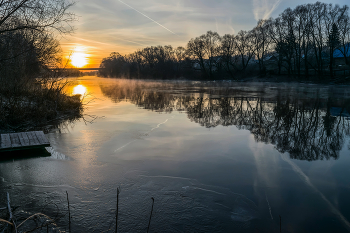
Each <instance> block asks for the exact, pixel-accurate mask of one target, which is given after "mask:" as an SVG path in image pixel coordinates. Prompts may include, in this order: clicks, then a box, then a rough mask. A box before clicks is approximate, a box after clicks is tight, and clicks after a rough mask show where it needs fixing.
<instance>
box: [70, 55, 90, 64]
mask: <svg viewBox="0 0 350 233" xmlns="http://www.w3.org/2000/svg"><path fill="white" fill-rule="evenodd" d="M71 63H72V65H73V66H75V67H83V66H85V65H86V64H88V59H87V54H85V53H82V52H74V53H73V54H72V56H71Z"/></svg>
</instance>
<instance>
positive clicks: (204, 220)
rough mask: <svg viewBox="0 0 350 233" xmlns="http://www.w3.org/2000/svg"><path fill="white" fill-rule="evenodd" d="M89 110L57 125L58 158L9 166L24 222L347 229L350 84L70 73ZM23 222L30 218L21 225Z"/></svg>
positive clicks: (8, 188) (52, 130)
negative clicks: (35, 218) (42, 217)
mask: <svg viewBox="0 0 350 233" xmlns="http://www.w3.org/2000/svg"><path fill="white" fill-rule="evenodd" d="M70 81H71V83H70V85H69V87H68V89H67V91H68V92H69V93H70V94H82V95H83V96H84V97H83V102H84V104H85V105H84V106H85V111H84V117H83V118H81V119H78V120H71V121H66V122H62V123H61V124H59V125H52V126H47V128H45V129H44V130H45V132H47V133H48V134H47V136H48V138H49V140H50V142H51V146H52V147H51V148H47V150H48V151H49V152H50V153H51V155H50V156H45V157H42V156H40V155H35V156H34V157H31V158H22V159H16V160H11V161H8V160H7V161H1V162H0V190H1V192H0V195H1V197H0V207H2V205H4V206H5V204H6V192H9V194H10V196H11V203H12V205H13V206H17V209H16V211H15V212H16V213H17V216H18V218H20V216H21V215H27V216H28V215H30V214H34V213H38V212H44V213H45V214H47V215H49V216H51V217H52V218H53V217H55V216H56V215H57V214H58V215H60V216H61V218H60V219H58V220H57V225H58V228H57V229H59V230H61V231H68V216H67V215H65V213H66V212H67V201H66V198H67V196H66V191H67V192H68V194H69V201H70V212H71V216H72V218H71V222H72V225H71V228H72V229H71V231H72V232H114V229H115V211H116V204H117V188H120V194H119V217H118V232H146V231H147V226H148V222H149V217H150V212H151V207H152V199H151V198H152V197H153V198H154V210H153V214H152V221H151V223H150V232H280V227H281V229H282V232H298V233H301V232H318V233H322V232H349V231H350V223H349V222H350V199H349V196H350V181H349V177H350V156H349V149H350V143H349V142H350V141H349V136H350V114H349V112H350V89H349V88H348V87H347V86H327V85H313V84H293V83H234V82H190V81H177V82H171V81H136V80H122V79H108V78H98V77H94V76H92V77H89V76H85V77H79V78H71V79H70ZM19 222H20V221H19ZM280 223H281V224H280Z"/></svg>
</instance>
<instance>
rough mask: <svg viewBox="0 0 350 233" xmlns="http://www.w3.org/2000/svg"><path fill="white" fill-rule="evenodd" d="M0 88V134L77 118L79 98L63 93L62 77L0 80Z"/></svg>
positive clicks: (48, 76)
mask: <svg viewBox="0 0 350 233" xmlns="http://www.w3.org/2000/svg"><path fill="white" fill-rule="evenodd" d="M2 81H3V82H2V85H0V131H3V132H13V131H19V130H29V129H32V128H35V127H40V126H43V125H47V124H49V123H52V122H54V121H59V120H72V119H75V118H77V117H80V116H81V114H82V110H83V104H82V101H81V98H80V95H74V96H69V95H67V93H65V92H64V88H65V86H66V85H67V84H68V82H67V81H65V80H64V79H63V78H59V77H53V75H52V74H51V75H46V76H45V77H41V78H36V79H33V78H21V79H18V80H2Z"/></svg>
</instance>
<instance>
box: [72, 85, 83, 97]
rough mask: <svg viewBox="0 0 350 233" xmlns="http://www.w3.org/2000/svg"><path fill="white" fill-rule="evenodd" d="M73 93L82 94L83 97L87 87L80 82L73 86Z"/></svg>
mask: <svg viewBox="0 0 350 233" xmlns="http://www.w3.org/2000/svg"><path fill="white" fill-rule="evenodd" d="M72 94H73V95H81V97H83V96H84V95H85V94H86V87H85V86H83V85H81V84H79V85H77V86H75V87H73V91H72Z"/></svg>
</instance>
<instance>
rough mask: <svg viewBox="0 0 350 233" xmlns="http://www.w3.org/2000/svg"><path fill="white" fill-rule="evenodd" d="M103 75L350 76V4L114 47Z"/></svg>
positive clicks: (103, 64)
mask: <svg viewBox="0 0 350 233" xmlns="http://www.w3.org/2000/svg"><path fill="white" fill-rule="evenodd" d="M100 68H101V70H100V72H99V74H100V76H103V77H121V78H141V79H142V78H159V79H177V78H186V79H197V80H217V79H232V80H241V79H244V78H247V77H268V76H271V75H274V76H278V77H282V76H285V77H288V78H292V79H298V80H310V79H312V80H316V81H331V80H347V79H348V78H349V76H350V15H349V6H347V5H344V6H342V7H341V6H339V5H332V4H326V3H321V2H316V3H314V4H305V5H299V6H297V7H296V8H295V9H290V8H287V9H286V10H284V11H283V12H282V13H281V14H280V15H279V17H277V18H275V19H273V18H270V19H266V20H259V21H258V23H257V25H256V26H255V27H254V28H253V29H252V30H250V31H243V30H241V31H239V32H238V33H237V34H236V35H232V34H226V35H224V36H220V35H219V34H218V33H216V32H212V31H208V32H207V33H206V34H203V35H201V36H199V37H196V38H193V39H191V40H190V41H189V42H188V43H187V45H186V46H185V47H177V48H173V47H172V46H171V45H166V46H151V47H147V48H143V49H140V50H137V51H135V52H133V53H131V54H126V55H121V54H119V53H117V52H113V53H111V54H110V56H109V57H107V58H104V59H103V60H102V62H101V64H100Z"/></svg>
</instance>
